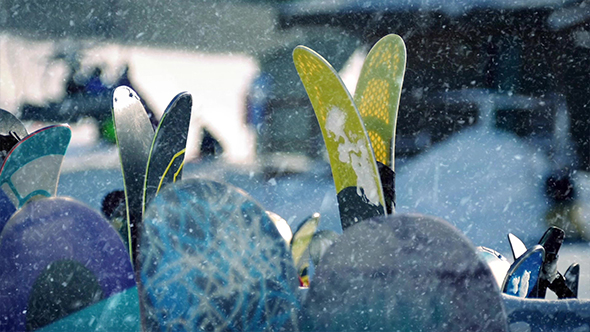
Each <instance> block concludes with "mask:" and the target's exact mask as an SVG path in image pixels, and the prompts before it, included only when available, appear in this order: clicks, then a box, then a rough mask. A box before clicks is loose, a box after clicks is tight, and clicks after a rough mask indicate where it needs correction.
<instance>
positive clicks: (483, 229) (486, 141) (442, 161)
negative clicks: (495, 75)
mask: <svg viewBox="0 0 590 332" xmlns="http://www.w3.org/2000/svg"><path fill="white" fill-rule="evenodd" d="M478 98H480V99H481V100H482V104H483V105H485V104H490V105H488V106H487V107H482V109H483V111H482V115H481V118H480V122H479V124H478V125H476V126H475V127H471V128H469V129H466V130H464V131H462V132H460V133H458V134H456V136H454V137H452V138H450V139H448V140H447V141H445V142H443V143H441V144H439V145H438V146H436V147H434V148H432V149H431V150H429V151H428V152H427V153H425V154H423V155H421V156H419V157H417V158H415V159H414V160H411V161H409V162H407V163H405V164H404V165H402V166H400V167H398V169H397V170H396V172H397V178H396V187H397V189H396V190H397V197H398V202H397V211H398V212H420V213H425V214H430V215H435V216H439V217H441V218H444V219H446V220H447V221H448V222H450V223H451V224H453V225H454V226H456V227H457V228H459V229H460V230H461V231H463V232H464V233H465V234H466V235H467V237H469V238H470V239H471V240H472V241H473V243H474V244H475V245H482V246H486V247H489V248H492V249H494V250H497V251H499V252H503V253H505V252H507V251H509V250H510V247H509V245H508V243H507V241H506V236H507V234H508V233H509V232H512V233H514V234H516V235H518V236H519V237H521V238H522V239H523V240H524V241H525V242H527V240H534V241H538V239H539V238H540V237H541V236H542V234H543V232H544V231H545V229H546V226H545V225H546V224H545V222H544V217H545V214H546V213H547V211H548V205H547V203H546V201H545V197H544V181H545V176H546V175H547V173H548V172H549V170H550V166H549V161H548V160H547V159H546V157H545V156H544V154H543V153H542V152H540V151H538V150H535V149H533V148H532V147H530V146H527V145H526V144H524V142H523V141H522V140H521V139H519V138H518V137H516V136H513V135H512V134H510V133H506V132H501V131H498V130H495V129H493V128H492V126H491V112H492V110H493V109H494V106H493V104H494V103H496V104H497V103H499V101H498V100H494V98H495V97H494V96H493V95H489V96H486V95H485V94H484V95H480V96H479V97H478Z"/></svg>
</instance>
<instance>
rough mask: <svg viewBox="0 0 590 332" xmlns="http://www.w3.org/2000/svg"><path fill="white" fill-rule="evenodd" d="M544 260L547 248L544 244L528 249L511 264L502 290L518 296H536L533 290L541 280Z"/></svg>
mask: <svg viewBox="0 0 590 332" xmlns="http://www.w3.org/2000/svg"><path fill="white" fill-rule="evenodd" d="M544 260H545V249H543V247H542V246H540V245H535V246H533V247H531V248H530V249H528V250H527V251H526V252H525V253H524V254H522V255H521V256H520V257H518V259H517V260H515V261H514V263H512V265H511V266H510V269H509V270H508V272H507V273H506V279H504V284H503V285H502V292H504V293H506V294H508V295H512V296H518V297H536V294H533V290H535V286H536V285H537V282H538V281H539V276H540V273H541V267H542V266H543V261H544Z"/></svg>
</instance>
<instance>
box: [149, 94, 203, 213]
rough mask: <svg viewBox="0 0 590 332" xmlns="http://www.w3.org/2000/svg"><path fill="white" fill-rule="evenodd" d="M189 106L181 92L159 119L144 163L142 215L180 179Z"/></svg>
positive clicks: (190, 107) (190, 98)
mask: <svg viewBox="0 0 590 332" xmlns="http://www.w3.org/2000/svg"><path fill="white" fill-rule="evenodd" d="M192 105H193V100H192V97H191V95H190V94H189V93H187V92H181V93H179V94H178V95H176V97H174V98H173V99H172V101H171V102H170V104H169V105H168V107H167V108H166V110H165V111H164V113H163V114H162V117H161V118H160V122H159V124H158V127H157V128H156V133H155V136H154V139H153V141H152V146H151V148H150V152H149V155H148V159H147V167H146V174H145V184H144V192H143V210H142V213H143V211H145V209H146V207H147V205H148V204H149V203H150V201H151V200H152V199H153V198H154V196H155V195H156V194H157V193H158V192H159V191H160V190H161V189H162V187H163V186H165V185H166V184H168V183H172V182H175V181H177V180H180V179H181V178H182V169H183V166H184V153H185V150H186V140H187V137H188V129H189V125H190V120H191V110H192Z"/></svg>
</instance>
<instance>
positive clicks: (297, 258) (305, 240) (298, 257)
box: [291, 213, 320, 287]
mask: <svg viewBox="0 0 590 332" xmlns="http://www.w3.org/2000/svg"><path fill="white" fill-rule="evenodd" d="M319 224H320V214H319V213H314V214H313V215H311V216H310V217H309V218H307V219H306V220H304V221H303V222H302V223H301V224H300V225H299V227H297V230H296V231H295V233H294V234H293V239H292V240H291V254H292V255H293V262H294V263H295V269H296V270H297V274H298V275H299V282H300V286H302V287H309V264H310V259H311V257H310V255H309V245H310V243H311V239H312V238H313V235H314V234H315V231H316V229H317V228H318V225H319Z"/></svg>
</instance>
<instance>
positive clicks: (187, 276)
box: [139, 179, 300, 331]
mask: <svg viewBox="0 0 590 332" xmlns="http://www.w3.org/2000/svg"><path fill="white" fill-rule="evenodd" d="M140 249H141V252H140V255H139V260H140V265H141V273H140V275H141V284H142V287H141V293H140V299H141V301H142V306H143V312H145V313H146V319H145V322H146V325H145V326H144V327H143V328H144V330H148V331H298V330H299V329H298V320H297V318H298V313H299V307H300V304H299V299H298V294H297V289H298V288H297V285H298V282H297V273H296V271H295V268H294V266H293V261H292V257H291V254H290V252H289V250H288V248H287V246H286V244H285V240H284V239H283V238H282V236H281V235H280V234H279V232H278V230H277V228H276V227H275V226H274V224H273V222H272V221H271V220H270V218H269V217H268V215H267V213H266V212H265V211H264V209H263V208H262V207H260V206H259V205H258V203H256V202H255V201H254V200H252V198H250V197H249V196H248V195H246V194H245V193H244V192H243V191H242V190H239V189H237V188H234V187H232V186H229V185H226V184H222V183H218V182H213V181H209V180H201V179H185V180H182V181H179V182H176V183H175V184H172V185H169V186H167V187H166V188H164V189H162V191H161V192H160V194H159V195H158V196H156V197H155V198H154V200H153V201H152V204H150V206H149V207H148V208H147V210H146V214H145V218H144V222H143V227H142V233H141V246H140Z"/></svg>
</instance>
